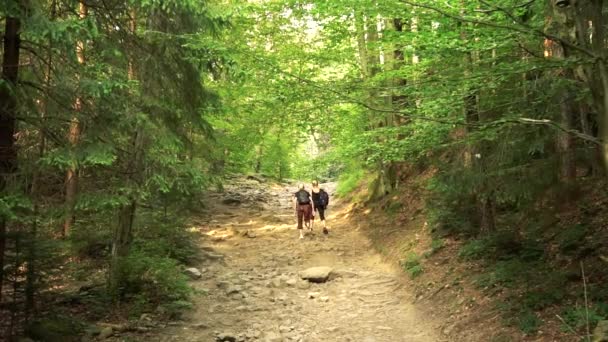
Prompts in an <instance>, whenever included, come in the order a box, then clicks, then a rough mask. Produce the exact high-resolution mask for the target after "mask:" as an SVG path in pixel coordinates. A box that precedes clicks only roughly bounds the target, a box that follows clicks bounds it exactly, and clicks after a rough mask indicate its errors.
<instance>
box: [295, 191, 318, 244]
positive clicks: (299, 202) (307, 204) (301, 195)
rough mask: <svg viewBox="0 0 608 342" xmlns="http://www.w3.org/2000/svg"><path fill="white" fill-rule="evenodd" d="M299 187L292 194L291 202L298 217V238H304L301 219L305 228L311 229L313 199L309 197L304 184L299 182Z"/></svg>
mask: <svg viewBox="0 0 608 342" xmlns="http://www.w3.org/2000/svg"><path fill="white" fill-rule="evenodd" d="M299 189H300V190H298V191H297V192H296V193H295V194H293V200H294V201H293V202H294V207H295V210H296V215H297V217H298V230H299V231H300V239H303V238H304V231H303V227H302V221H304V223H305V225H306V228H308V229H310V230H311V231H312V223H311V222H310V219H311V218H312V213H313V210H314V207H313V205H314V204H313V201H311V199H310V194H309V193H308V191H306V190H305V189H304V184H300V186H299Z"/></svg>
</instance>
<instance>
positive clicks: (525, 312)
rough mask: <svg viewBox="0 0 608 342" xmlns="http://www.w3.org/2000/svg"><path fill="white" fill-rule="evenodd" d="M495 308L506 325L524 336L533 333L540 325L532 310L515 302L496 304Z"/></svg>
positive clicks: (540, 322)
mask: <svg viewBox="0 0 608 342" xmlns="http://www.w3.org/2000/svg"><path fill="white" fill-rule="evenodd" d="M497 307H498V310H499V311H500V312H501V313H502V317H503V319H504V322H505V324H506V325H510V326H516V327H518V328H519V329H520V330H521V331H523V332H524V333H526V334H533V333H535V332H536V331H538V328H540V326H541V324H542V321H541V320H540V319H539V318H538V316H537V315H536V313H535V312H534V311H533V310H531V309H530V308H527V307H525V306H522V305H521V303H518V301H516V300H511V301H508V302H501V303H498V305H497Z"/></svg>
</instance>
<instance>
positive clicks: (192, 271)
mask: <svg viewBox="0 0 608 342" xmlns="http://www.w3.org/2000/svg"><path fill="white" fill-rule="evenodd" d="M184 272H185V273H186V275H187V276H188V277H190V279H193V280H196V279H201V277H202V276H203V274H202V273H201V271H199V270H198V269H196V268H194V267H190V268H187V269H186V270H184Z"/></svg>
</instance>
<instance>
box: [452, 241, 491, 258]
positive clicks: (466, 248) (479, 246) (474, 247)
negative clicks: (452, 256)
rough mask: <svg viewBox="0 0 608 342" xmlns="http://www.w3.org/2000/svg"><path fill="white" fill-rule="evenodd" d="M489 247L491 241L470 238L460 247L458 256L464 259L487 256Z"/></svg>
mask: <svg viewBox="0 0 608 342" xmlns="http://www.w3.org/2000/svg"><path fill="white" fill-rule="evenodd" d="M491 248H492V246H491V243H490V241H489V240H487V239H480V240H471V241H469V242H467V243H466V244H464V245H463V246H462V247H461V248H460V252H459V253H458V256H459V257H461V258H463V259H465V260H477V259H481V258H482V257H484V256H487V254H489V253H490V251H491Z"/></svg>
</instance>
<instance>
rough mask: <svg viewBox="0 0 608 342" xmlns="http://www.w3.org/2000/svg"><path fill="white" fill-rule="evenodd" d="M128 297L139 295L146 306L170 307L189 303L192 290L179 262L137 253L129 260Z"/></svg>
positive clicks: (132, 253)
mask: <svg viewBox="0 0 608 342" xmlns="http://www.w3.org/2000/svg"><path fill="white" fill-rule="evenodd" d="M125 269H126V272H127V279H126V288H125V289H124V293H125V295H126V296H129V295H136V296H137V297H138V298H141V300H143V301H144V302H145V303H154V304H158V303H171V302H175V301H183V300H188V299H189V298H190V295H191V293H192V289H191V288H190V286H189V285H188V282H187V277H186V276H185V275H184V274H183V273H182V270H181V268H180V266H179V265H178V263H177V261H176V260H174V259H171V258H168V257H163V256H156V255H149V254H147V253H145V252H144V251H142V250H139V249H136V250H133V251H132V252H131V254H130V255H129V257H128V258H127V260H126V266H125Z"/></svg>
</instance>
